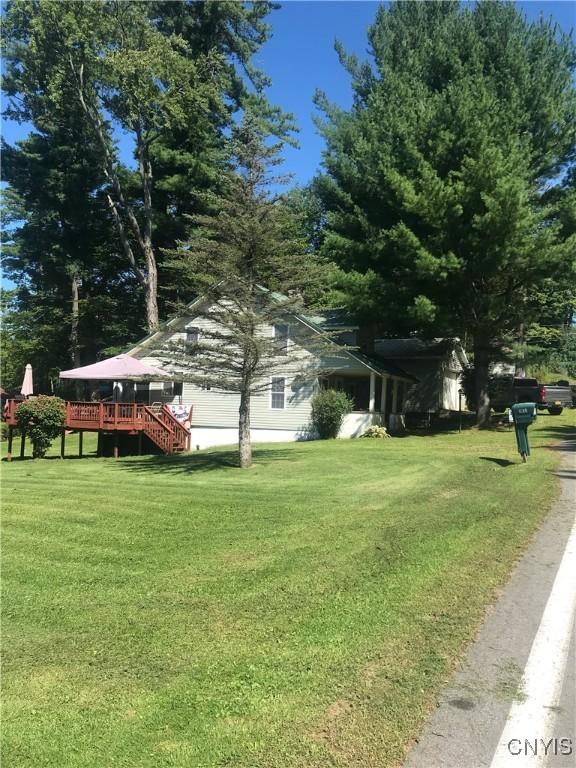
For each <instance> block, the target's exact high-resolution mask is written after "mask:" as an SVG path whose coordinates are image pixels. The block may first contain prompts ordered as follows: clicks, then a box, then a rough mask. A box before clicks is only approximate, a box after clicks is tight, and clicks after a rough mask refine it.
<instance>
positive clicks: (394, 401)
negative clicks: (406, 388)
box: [392, 379, 398, 413]
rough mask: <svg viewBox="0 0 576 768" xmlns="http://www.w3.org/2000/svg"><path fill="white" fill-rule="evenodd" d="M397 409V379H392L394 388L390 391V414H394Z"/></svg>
mask: <svg viewBox="0 0 576 768" xmlns="http://www.w3.org/2000/svg"><path fill="white" fill-rule="evenodd" d="M397 408H398V379H394V387H393V389H392V413H396V409H397Z"/></svg>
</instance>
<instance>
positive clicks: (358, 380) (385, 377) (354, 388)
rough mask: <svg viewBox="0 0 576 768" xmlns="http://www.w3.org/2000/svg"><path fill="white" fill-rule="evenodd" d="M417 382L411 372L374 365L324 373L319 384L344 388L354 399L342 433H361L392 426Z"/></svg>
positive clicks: (402, 410) (332, 387) (343, 434)
mask: <svg viewBox="0 0 576 768" xmlns="http://www.w3.org/2000/svg"><path fill="white" fill-rule="evenodd" d="M413 384H414V379H413V378H412V377H410V376H409V374H403V373H400V372H398V373H396V372H384V371H378V370H375V369H372V370H369V371H367V372H366V374H364V375H363V374H360V373H358V372H352V371H350V372H348V371H336V372H334V373H330V374H328V375H326V376H323V377H322V378H321V380H320V386H321V387H323V388H326V389H337V390H340V391H342V392H345V393H346V394H347V395H348V396H349V397H350V398H351V399H352V401H353V403H354V405H353V410H352V411H351V412H350V413H348V414H346V416H345V417H344V422H343V424H342V429H341V431H340V437H359V436H360V435H361V434H362V433H363V432H364V431H365V430H366V429H367V428H368V427H371V426H374V425H377V426H385V427H389V426H391V422H394V419H391V417H394V416H401V415H402V414H403V413H404V403H405V400H406V394H407V392H408V390H409V389H410V387H411V386H412V385H413Z"/></svg>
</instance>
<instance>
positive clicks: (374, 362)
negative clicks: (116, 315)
mask: <svg viewBox="0 0 576 768" xmlns="http://www.w3.org/2000/svg"><path fill="white" fill-rule="evenodd" d="M262 290H263V291H266V290H267V289H266V288H262ZM276 295H277V297H278V301H279V302H281V301H282V300H283V299H284V300H287V297H286V296H283V295H282V294H276ZM205 301H206V299H205V297H204V296H199V297H197V298H196V299H194V300H193V301H191V302H190V303H189V304H187V305H186V307H185V309H183V310H182V311H181V312H179V313H178V314H177V315H174V316H173V317H171V318H170V319H168V320H167V321H165V322H164V323H162V324H161V325H160V326H159V327H158V329H157V330H156V331H153V332H152V333H150V334H148V336H145V337H144V338H142V339H140V340H139V341H138V342H136V344H135V345H134V346H133V347H131V348H130V349H128V350H127V351H126V354H127V355H130V356H133V355H136V354H138V353H139V352H141V351H143V350H144V349H146V348H150V346H151V345H152V344H161V343H162V342H163V341H166V340H167V338H168V337H169V336H170V335H171V334H172V333H174V332H175V331H178V330H183V329H184V328H185V327H186V325H188V323H189V322H190V320H191V319H192V318H193V317H195V311H196V310H198V309H199V308H200V307H201V306H202V304H203V303H204V302H205ZM287 312H288V314H289V315H291V316H292V317H294V319H295V320H297V321H298V322H300V323H302V324H303V325H306V326H307V327H308V328H310V329H312V330H313V331H315V332H316V333H318V334H320V335H324V334H325V333H326V331H328V330H333V329H335V328H344V327H346V328H348V327H349V325H348V324H347V323H344V312H343V310H330V311H329V312H327V313H326V314H323V315H318V316H315V317H312V316H307V315H304V314H301V313H298V312H294V311H290V310H287ZM196 314H197V312H196ZM346 317H349V316H348V315H347V314H346ZM327 318H330V320H329V321H328V322H332V323H338V324H336V325H330V324H328V323H327V322H326V320H327ZM317 320H320V322H322V323H323V324H322V325H320V324H318V322H316V321H317ZM330 341H331V342H332V343H333V344H334V346H335V347H337V348H338V350H339V352H340V353H343V354H345V355H346V356H348V357H350V358H352V359H353V360H355V361H356V362H358V363H360V365H362V366H363V367H364V368H367V369H368V370H369V371H371V372H372V373H376V374H378V375H382V374H387V375H389V376H394V377H396V378H400V379H405V380H406V381H411V382H415V381H418V379H416V378H415V377H414V376H412V375H411V374H409V373H407V372H406V371H404V370H402V368H400V367H399V366H397V365H395V364H394V363H391V362H389V361H387V360H384V359H382V358H381V357H380V356H378V359H374V358H371V357H367V356H366V355H364V354H362V353H361V352H358V351H357V350H353V349H349V348H347V347H346V346H345V345H343V344H339V343H338V342H337V341H336V340H334V339H330Z"/></svg>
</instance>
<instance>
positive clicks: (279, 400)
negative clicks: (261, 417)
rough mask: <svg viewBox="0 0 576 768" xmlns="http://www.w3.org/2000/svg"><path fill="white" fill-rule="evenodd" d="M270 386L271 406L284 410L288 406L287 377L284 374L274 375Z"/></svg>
mask: <svg viewBox="0 0 576 768" xmlns="http://www.w3.org/2000/svg"><path fill="white" fill-rule="evenodd" d="M271 383H272V385H271V388H270V408H273V409H274V410H284V408H285V406H286V379H285V378H284V377H283V376H272V380H271Z"/></svg>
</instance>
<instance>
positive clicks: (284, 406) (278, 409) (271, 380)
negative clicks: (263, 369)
mask: <svg viewBox="0 0 576 768" xmlns="http://www.w3.org/2000/svg"><path fill="white" fill-rule="evenodd" d="M274 379H284V405H283V406H282V408H276V407H274V406H273V405H272V395H279V394H280V393H279V392H273V391H272V386H273V384H274ZM287 384H288V380H287V378H286V376H270V410H271V411H285V410H286V400H287V398H286V387H287Z"/></svg>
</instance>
